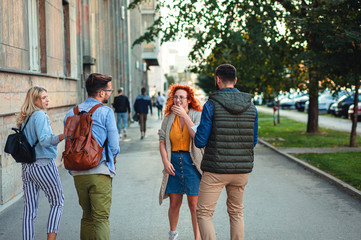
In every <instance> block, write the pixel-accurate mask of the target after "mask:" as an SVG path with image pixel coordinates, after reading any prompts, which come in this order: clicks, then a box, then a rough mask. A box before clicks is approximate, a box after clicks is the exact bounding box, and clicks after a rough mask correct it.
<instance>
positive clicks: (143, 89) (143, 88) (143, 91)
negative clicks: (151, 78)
mask: <svg viewBox="0 0 361 240" xmlns="http://www.w3.org/2000/svg"><path fill="white" fill-rule="evenodd" d="M140 91H141V92H142V94H143V95H144V94H145V92H146V90H145V87H142V89H141V90H140Z"/></svg>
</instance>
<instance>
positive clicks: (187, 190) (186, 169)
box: [165, 151, 201, 196]
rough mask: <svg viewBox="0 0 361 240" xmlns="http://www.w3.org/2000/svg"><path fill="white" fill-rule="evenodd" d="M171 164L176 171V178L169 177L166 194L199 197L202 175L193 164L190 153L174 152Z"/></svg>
mask: <svg viewBox="0 0 361 240" xmlns="http://www.w3.org/2000/svg"><path fill="white" fill-rule="evenodd" d="M171 163H172V164H173V167H174V169H175V171H174V173H175V176H172V175H169V178H168V183H167V188H166V190H165V193H179V194H187V195H190V196H198V189H199V184H200V182H201V174H200V173H199V172H198V171H197V169H196V166H195V165H194V164H193V161H192V158H191V155H190V154H189V152H184V151H177V152H172V155H171Z"/></svg>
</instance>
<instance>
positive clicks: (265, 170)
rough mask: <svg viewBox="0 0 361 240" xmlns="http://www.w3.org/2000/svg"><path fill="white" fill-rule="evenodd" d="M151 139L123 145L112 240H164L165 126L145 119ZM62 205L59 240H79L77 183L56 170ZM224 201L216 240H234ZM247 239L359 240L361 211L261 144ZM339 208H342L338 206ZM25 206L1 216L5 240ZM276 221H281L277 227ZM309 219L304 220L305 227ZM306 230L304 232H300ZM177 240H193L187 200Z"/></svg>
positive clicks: (132, 134) (133, 129)
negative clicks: (160, 134) (161, 197)
mask: <svg viewBox="0 0 361 240" xmlns="http://www.w3.org/2000/svg"><path fill="white" fill-rule="evenodd" d="M147 124H148V127H147V136H146V138H145V139H144V140H140V131H139V126H138V124H137V123H134V124H132V125H131V126H130V127H129V129H128V135H129V136H128V137H127V138H126V139H124V140H122V141H121V142H120V149H121V152H120V154H119V155H118V156H117V160H118V162H117V170H116V171H117V175H116V177H115V178H114V180H113V200H112V207H111V214H110V228H111V240H166V239H168V238H167V233H168V230H169V223H168V207H169V200H165V201H164V203H163V204H162V205H161V206H159V204H158V193H159V188H160V184H161V178H162V173H161V172H162V169H163V165H162V163H161V158H160V154H159V143H158V135H157V132H158V129H159V127H160V124H161V120H157V116H156V115H153V116H150V115H148V121H147ZM59 173H60V177H61V181H62V185H63V188H64V195H65V203H64V211H63V216H62V219H61V225H60V231H59V235H58V238H57V239H58V240H76V239H79V228H80V219H81V215H82V211H81V208H80V206H79V204H78V198H77V194H76V191H75V188H74V183H73V178H72V177H71V176H70V175H69V174H68V173H67V171H66V170H65V169H64V168H59ZM226 199H227V196H226V194H225V191H222V193H221V195H220V197H219V201H218V204H217V207H216V210H215V213H214V216H213V223H214V227H215V230H216V233H217V239H219V240H227V239H229V238H230V237H229V218H228V214H227V205H226ZM39 206H40V208H39V212H38V216H37V218H36V220H35V234H36V235H35V239H45V232H46V222H47V217H48V211H49V204H48V203H47V200H46V198H45V197H44V194H40V199H39ZM244 206H245V210H244V215H245V235H246V239H247V240H264V239H277V240H289V239H292V240H304V239H359V236H360V229H361V225H360V224H361V223H360V221H359V219H360V218H361V205H360V204H359V201H358V200H356V199H354V198H352V197H350V196H349V195H348V194H346V193H344V192H343V191H340V190H338V189H337V188H335V187H334V186H333V185H331V184H329V183H328V182H327V181H325V180H323V179H322V178H319V177H316V176H315V175H314V174H311V173H310V172H308V171H305V170H304V169H303V167H300V166H299V165H297V164H294V163H293V162H291V161H289V160H288V158H286V157H284V156H283V155H282V154H279V153H278V152H275V151H273V150H270V149H269V148H267V147H265V146H264V145H262V144H258V145H257V147H256V148H255V167H254V169H253V171H252V173H251V174H250V178H249V183H248V184H247V187H246V192H245V195H244ZM335 206H337V207H335ZM22 212H23V199H20V200H19V201H17V202H16V203H15V204H14V205H12V206H10V207H9V208H7V209H6V210H5V211H4V212H3V213H1V214H0V239H4V240H5V239H6V240H7V239H15V240H18V239H21V221H22ZM275 219H277V221H275ZM305 219H307V221H305ZM300 226H302V227H300ZM177 230H178V232H179V240H189V239H193V231H192V224H191V218H190V213H189V209H188V206H187V200H186V198H185V197H184V198H183V204H182V207H181V210H180V218H179V223H178V227H177Z"/></svg>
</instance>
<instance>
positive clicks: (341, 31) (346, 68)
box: [324, 0, 361, 147]
mask: <svg viewBox="0 0 361 240" xmlns="http://www.w3.org/2000/svg"><path fill="white" fill-rule="evenodd" d="M360 6H361V0H344V1H336V2H331V3H330V5H329V6H328V8H327V11H326V9H324V12H325V14H324V15H325V18H326V20H327V21H328V22H329V23H330V24H329V25H328V27H327V28H326V29H325V35H326V41H325V42H324V46H325V49H326V59H327V62H326V63H327V70H328V76H329V77H330V78H331V79H334V81H335V82H336V83H337V85H338V86H341V87H352V86H354V88H355V98H354V106H355V109H354V112H355V113H357V107H358V95H359V87H360V76H361V11H360ZM356 128H357V114H354V118H353V119H352V128H351V135H350V147H355V146H356V135H357V134H356Z"/></svg>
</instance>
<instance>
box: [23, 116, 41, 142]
mask: <svg viewBox="0 0 361 240" xmlns="http://www.w3.org/2000/svg"><path fill="white" fill-rule="evenodd" d="M34 112H35V111H33V112H32V113H30V114H29V116H28V119H26V122H25V124H24V127H23V128H20V132H23V131H24V129H25V127H26V124H28V122H29V120H30V118H31V116H32V115H33V113H34ZM24 136H25V135H24ZM38 142H39V139H36V142H35V144H34V146H33V148H34V147H35V146H36V144H38Z"/></svg>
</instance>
